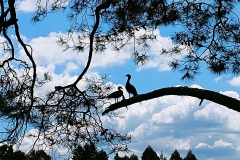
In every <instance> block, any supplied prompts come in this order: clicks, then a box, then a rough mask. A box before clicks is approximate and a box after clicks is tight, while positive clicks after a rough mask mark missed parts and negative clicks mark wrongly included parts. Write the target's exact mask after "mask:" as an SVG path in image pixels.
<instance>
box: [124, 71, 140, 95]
mask: <svg viewBox="0 0 240 160" xmlns="http://www.w3.org/2000/svg"><path fill="white" fill-rule="evenodd" d="M126 76H127V77H128V79H127V82H126V90H127V92H128V93H129V98H130V94H133V96H137V95H138V94H137V90H136V88H135V87H134V86H133V85H132V84H130V79H131V75H130V74H127V75H126Z"/></svg>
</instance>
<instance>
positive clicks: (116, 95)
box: [107, 86, 123, 102]
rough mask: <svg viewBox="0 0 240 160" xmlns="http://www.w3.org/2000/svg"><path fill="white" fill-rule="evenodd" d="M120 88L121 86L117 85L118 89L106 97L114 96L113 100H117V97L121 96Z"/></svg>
mask: <svg viewBox="0 0 240 160" xmlns="http://www.w3.org/2000/svg"><path fill="white" fill-rule="evenodd" d="M121 89H122V87H121V86H119V87H118V91H115V92H113V93H111V94H109V95H108V96H107V98H108V99H109V98H115V102H116V99H117V101H118V98H120V97H121V96H123V91H122V90H121Z"/></svg>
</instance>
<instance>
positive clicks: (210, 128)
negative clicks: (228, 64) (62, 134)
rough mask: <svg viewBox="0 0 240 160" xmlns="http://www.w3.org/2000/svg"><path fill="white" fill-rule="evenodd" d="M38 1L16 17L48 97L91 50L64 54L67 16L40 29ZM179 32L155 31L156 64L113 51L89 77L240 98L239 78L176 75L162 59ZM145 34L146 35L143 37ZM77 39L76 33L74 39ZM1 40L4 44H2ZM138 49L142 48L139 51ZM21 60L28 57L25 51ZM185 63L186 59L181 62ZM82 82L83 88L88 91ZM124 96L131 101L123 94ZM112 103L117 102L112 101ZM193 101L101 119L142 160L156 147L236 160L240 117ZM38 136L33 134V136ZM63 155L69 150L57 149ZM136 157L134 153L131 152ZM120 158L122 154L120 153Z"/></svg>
mask: <svg viewBox="0 0 240 160" xmlns="http://www.w3.org/2000/svg"><path fill="white" fill-rule="evenodd" d="M34 6H35V1H33V0H23V1H22V3H21V5H20V6H19V9H18V12H17V18H18V19H19V25H20V33H21V35H22V36H23V37H25V38H24V39H25V42H26V43H28V44H30V45H31V46H32V47H33V49H34V52H33V55H34V59H35V61H36V63H37V66H38V68H37V71H38V75H39V76H40V77H41V76H43V73H44V72H49V73H50V74H51V76H52V78H53V79H52V81H51V82H50V83H48V84H46V85H44V86H43V88H42V89H41V90H39V91H37V93H36V94H38V95H44V94H45V93H46V92H47V91H48V90H51V89H53V88H54V86H58V85H66V84H68V83H71V82H73V81H74V80H75V78H76V76H77V75H78V74H79V73H81V71H82V69H83V67H84V64H85V63H86V60H87V50H86V51H85V52H84V53H75V52H74V51H72V50H67V51H65V52H62V51H63V48H61V47H59V46H58V45H57V43H56V41H57V40H58V37H59V36H61V35H66V30H67V29H68V27H69V25H70V24H69V22H68V21H67V19H66V17H65V16H64V13H57V14H52V15H51V14H50V15H49V16H48V17H47V18H46V19H45V20H44V21H42V22H39V23H37V24H33V23H31V22H30V20H31V16H32V15H33V11H34ZM173 31H174V28H171V27H170V28H160V29H158V30H156V31H155V33H156V34H157V41H156V42H154V43H149V45H150V46H151V47H150V48H149V50H147V51H146V52H147V53H149V54H150V56H151V59H150V60H149V62H148V63H147V64H146V65H145V66H136V65H135V64H134V62H133V60H132V59H131V56H130V55H131V52H132V51H133V45H132V46H127V47H125V48H123V49H122V50H121V51H119V52H115V51H113V50H112V48H111V47H110V46H109V48H108V49H107V50H106V51H105V52H104V53H101V54H100V53H98V54H94V55H93V61H92V65H91V66H90V70H89V71H88V72H87V75H86V76H89V77H98V76H101V75H103V74H110V76H109V78H108V81H109V82H111V83H113V84H114V86H115V88H114V89H113V90H115V89H116V88H117V86H119V85H121V86H125V83H126V76H125V75H126V74H131V75H132V79H131V83H132V84H134V86H135V87H136V88H137V91H138V93H139V94H142V93H146V92H150V91H153V90H155V89H160V88H163V87H171V86H177V85H183V86H189V87H196V88H204V89H207V90H214V91H217V92H220V93H222V94H225V95H228V96H231V97H234V98H237V99H240V97H239V93H240V76H239V75H236V76H233V75H230V74H225V75H221V76H216V75H213V74H211V73H210V72H209V71H208V70H206V68H207V67H206V66H203V67H202V69H201V74H199V75H198V76H197V77H196V78H195V80H194V81H187V82H185V81H181V79H180V78H181V76H182V75H181V73H179V72H178V71H175V72H172V71H171V68H170V67H169V65H168V62H170V60H171V58H170V57H166V56H160V55H159V53H160V50H161V48H162V47H164V48H170V47H172V46H173V44H172V41H171V40H170V38H169V37H168V34H170V33H171V32H173ZM136 34H141V30H140V31H139V33H136ZM76 35H77V34H76V33H75V34H74V36H76ZM0 40H1V39H0ZM137 49H138V48H137ZM18 56H19V57H21V58H25V55H24V54H23V51H22V50H21V49H20V50H19V53H18ZM179 58H181V57H179ZM83 86H84V83H80V84H79V87H83ZM124 94H125V97H128V94H127V92H126V90H124ZM112 102H113V101H112ZM199 102H200V100H199V99H196V98H192V97H180V96H165V97H160V98H156V99H153V100H149V101H145V102H141V103H137V104H134V105H132V106H129V107H128V108H129V109H128V110H126V109H125V108H122V109H119V110H118V111H116V113H118V114H119V115H121V116H124V118H122V119H120V118H116V117H115V118H109V117H108V116H104V117H102V120H103V122H104V126H105V127H106V128H113V129H116V130H118V131H120V132H121V133H129V134H131V135H133V142H132V143H131V144H130V145H129V149H130V150H132V151H133V153H135V154H137V155H138V157H139V159H140V158H141V154H142V152H143V151H144V149H145V148H146V147H147V146H148V145H151V146H152V148H153V149H154V150H155V151H156V152H157V153H158V154H159V153H160V152H161V151H163V154H164V155H166V156H167V157H168V158H169V157H170V155H171V153H172V152H173V151H174V149H178V151H179V152H180V154H181V156H182V157H185V156H186V154H187V152H188V150H189V149H191V150H192V151H193V153H194V154H195V155H196V157H197V158H198V159H199V160H226V159H230V160H237V159H239V157H240V138H239V135H240V124H239V122H238V119H240V114H239V113H237V112H235V111H232V110H229V109H227V108H226V107H224V106H220V105H218V104H215V103H212V102H209V101H206V100H204V101H203V103H202V105H201V106H199V105H198V104H199ZM34 132H36V131H35V130H30V131H29V134H30V133H34ZM31 143H32V141H31V140H30V139H28V138H26V139H25V140H24V141H23V143H22V146H21V147H20V149H22V150H27V149H28V148H29V145H30V144H31ZM57 151H58V152H59V153H60V154H64V152H66V149H64V148H61V149H57ZM130 154H131V153H130ZM120 155H123V154H122V153H120Z"/></svg>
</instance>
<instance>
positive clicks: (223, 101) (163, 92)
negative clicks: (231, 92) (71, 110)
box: [102, 87, 240, 115]
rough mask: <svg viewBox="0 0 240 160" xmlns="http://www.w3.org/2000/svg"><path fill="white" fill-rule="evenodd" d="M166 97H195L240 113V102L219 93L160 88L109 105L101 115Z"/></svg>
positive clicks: (191, 89)
mask: <svg viewBox="0 0 240 160" xmlns="http://www.w3.org/2000/svg"><path fill="white" fill-rule="evenodd" d="M167 95H177V96H191V97H196V98H199V99H200V102H201V101H202V100H209V101H212V102H215V103H217V104H220V105H223V106H225V107H228V108H229V109H232V110H234V111H237V112H240V101H239V100H237V99H235V98H232V97H228V96H225V95H223V94H221V93H218V92H214V91H210V90H204V89H198V88H189V87H169V88H161V89H158V90H155V91H152V92H149V93H146V94H141V95H138V96H135V97H132V98H130V99H125V100H123V101H121V102H118V103H115V104H111V105H110V106H109V107H108V108H106V110H105V111H104V112H103V113H102V115H105V114H107V113H109V112H111V111H114V110H117V109H119V108H122V107H127V106H129V105H132V104H135V103H138V102H142V101H146V100H150V99H154V98H158V97H162V96H167ZM200 104H201V103H200ZM200 104H199V105H200Z"/></svg>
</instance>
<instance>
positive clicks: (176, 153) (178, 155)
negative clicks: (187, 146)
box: [170, 149, 182, 160]
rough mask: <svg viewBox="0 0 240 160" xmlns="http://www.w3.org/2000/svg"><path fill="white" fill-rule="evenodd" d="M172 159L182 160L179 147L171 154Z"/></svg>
mask: <svg viewBox="0 0 240 160" xmlns="http://www.w3.org/2000/svg"><path fill="white" fill-rule="evenodd" d="M170 160H182V158H181V156H180V154H179V152H178V150H177V149H175V150H174V152H173V153H172V154H171V157H170Z"/></svg>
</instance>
